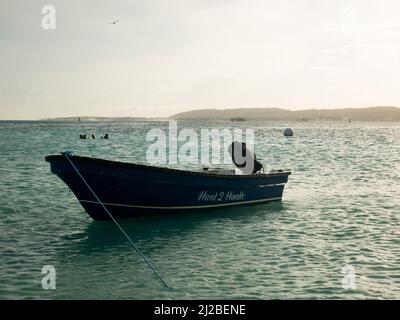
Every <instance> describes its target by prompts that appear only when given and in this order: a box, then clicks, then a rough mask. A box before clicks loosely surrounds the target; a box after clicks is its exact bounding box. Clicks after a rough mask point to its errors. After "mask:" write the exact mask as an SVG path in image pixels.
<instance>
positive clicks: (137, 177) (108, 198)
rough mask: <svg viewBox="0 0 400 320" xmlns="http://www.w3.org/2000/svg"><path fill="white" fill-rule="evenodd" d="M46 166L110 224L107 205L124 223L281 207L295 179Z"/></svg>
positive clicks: (106, 163) (70, 163) (105, 165)
mask: <svg viewBox="0 0 400 320" xmlns="http://www.w3.org/2000/svg"><path fill="white" fill-rule="evenodd" d="M45 160H46V161H48V162H49V163H50V167H51V172H52V173H54V174H56V175H57V176H58V177H59V178H60V179H61V180H62V181H64V183H65V184H66V185H67V186H68V187H69V188H70V190H71V191H72V192H73V193H74V194H75V196H76V197H77V199H78V200H79V202H80V203H81V205H82V206H83V208H84V209H85V211H86V212H87V213H88V214H89V215H90V216H91V217H92V218H93V219H94V220H108V219H110V216H109V214H108V213H107V212H106V210H105V209H104V207H103V205H104V206H105V207H106V208H107V209H108V211H109V212H110V213H111V214H112V216H113V217H114V218H115V219H123V218H131V217H136V216H146V215H151V214H157V215H160V214H171V213H173V214H176V213H183V212H188V211H193V210H195V211H198V210H209V209H214V208H227V207H232V206H239V205H250V204H261V203H266V202H269V201H280V200H281V199H282V193H283V189H284V186H285V183H286V182H287V181H288V176H289V175H290V174H291V172H290V171H282V170H279V171H274V172H270V173H261V172H256V173H252V174H236V173H235V170H228V169H206V168H205V169H202V170H201V171H186V170H178V169H171V168H163V167H155V166H149V165H142V164H133V163H124V162H117V161H110V160H103V159H98V158H89V157H81V156H75V155H70V156H66V155H65V154H62V155H51V156H47V157H46V158H45ZM86 183H87V184H86ZM89 186H90V187H89ZM99 201H101V202H99Z"/></svg>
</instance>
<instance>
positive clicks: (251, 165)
mask: <svg viewBox="0 0 400 320" xmlns="http://www.w3.org/2000/svg"><path fill="white" fill-rule="evenodd" d="M228 152H229V153H230V154H231V157H232V161H233V163H234V164H235V166H236V167H237V168H239V170H240V171H242V172H243V173H244V174H253V173H256V172H258V171H260V170H261V169H263V165H262V164H261V163H260V162H258V161H257V160H256V155H255V154H254V153H253V152H251V151H250V150H249V149H247V148H246V144H245V143H244V142H238V141H233V142H232V144H231V145H230V146H229V148H228Z"/></svg>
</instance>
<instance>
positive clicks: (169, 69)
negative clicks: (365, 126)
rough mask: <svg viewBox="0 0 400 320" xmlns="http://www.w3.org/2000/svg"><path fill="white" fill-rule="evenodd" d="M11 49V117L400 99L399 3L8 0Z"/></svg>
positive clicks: (5, 46)
mask: <svg viewBox="0 0 400 320" xmlns="http://www.w3.org/2000/svg"><path fill="white" fill-rule="evenodd" d="M44 5H53V6H54V8H55V21H56V25H55V29H50V30H48V29H44V28H43V26H42V19H43V18H44V17H45V14H43V13H42V8H43V6H44ZM114 20H119V22H118V23H116V24H109V22H111V21H114ZM46 21H47V20H46ZM0 58H1V59H0V119H27V120H29V119H41V118H48V117H61V116H144V117H163V116H169V115H172V114H175V113H178V112H182V111H187V110H192V109H204V108H218V109H222V108H237V107H283V108H288V109H292V110H297V109H306V108H311V107H317V108H334V107H338V108H341V107H366V106H381V105H391V106H400V81H399V75H400V2H399V1H398V0H334V1H333V0H275V1H272V0H260V1H259V0H179V1H178V0H146V1H143V0H114V1H109V0H92V1H88V0H46V1H42V0H0Z"/></svg>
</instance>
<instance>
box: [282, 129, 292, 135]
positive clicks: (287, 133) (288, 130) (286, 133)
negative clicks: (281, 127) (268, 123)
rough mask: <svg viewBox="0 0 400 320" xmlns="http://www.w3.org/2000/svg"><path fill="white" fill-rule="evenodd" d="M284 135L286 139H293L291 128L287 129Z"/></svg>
mask: <svg viewBox="0 0 400 320" xmlns="http://www.w3.org/2000/svg"><path fill="white" fill-rule="evenodd" d="M283 135H284V136H285V137H293V130H292V129H290V128H286V129H285V131H283Z"/></svg>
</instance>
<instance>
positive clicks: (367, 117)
mask: <svg viewBox="0 0 400 320" xmlns="http://www.w3.org/2000/svg"><path fill="white" fill-rule="evenodd" d="M238 119H240V121H252V120H253V121H254V120H264V121H299V122H306V121H349V122H350V121H360V122H400V108H398V107H367V108H342V109H339V108H337V109H305V110H289V109H283V108H233V109H199V110H191V111H186V112H181V113H177V114H174V115H172V116H170V117H151V118H147V117H96V116H74V117H56V118H46V119H39V120H11V119H10V120H0V121H42V122H43V121H44V122H79V121H80V122H137V121H168V120H198V121H216V120H225V121H229V120H231V121H237V120H238Z"/></svg>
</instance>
